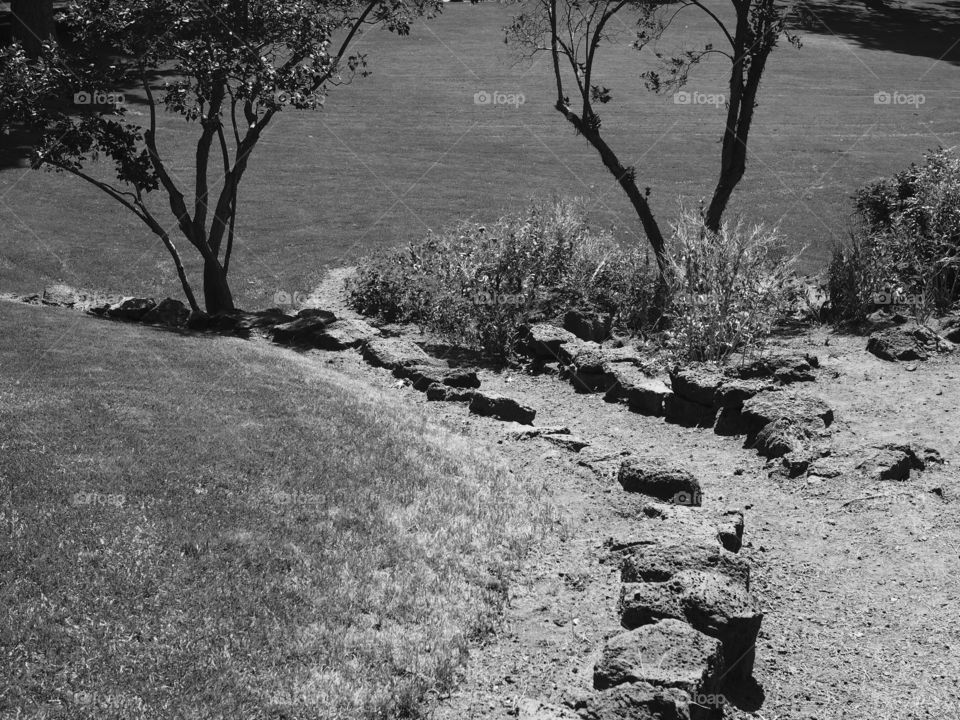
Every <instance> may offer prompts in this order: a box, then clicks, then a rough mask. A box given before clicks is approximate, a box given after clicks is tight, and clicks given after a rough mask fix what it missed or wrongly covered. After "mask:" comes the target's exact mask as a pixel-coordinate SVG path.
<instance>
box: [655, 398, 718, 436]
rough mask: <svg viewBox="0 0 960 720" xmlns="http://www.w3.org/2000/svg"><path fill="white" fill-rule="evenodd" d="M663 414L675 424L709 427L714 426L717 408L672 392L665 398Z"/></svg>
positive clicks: (668, 420)
mask: <svg viewBox="0 0 960 720" xmlns="http://www.w3.org/2000/svg"><path fill="white" fill-rule="evenodd" d="M663 415H664V417H665V418H666V419H667V422H669V423H673V424H674V425H681V426H683V427H701V428H708V427H713V424H714V421H715V420H716V417H717V410H716V408H714V407H708V406H706V405H701V404H700V403H697V402H693V401H692V400H687V399H685V398H682V397H680V396H679V395H677V394H675V393H671V394H670V395H667V396H666V397H665V398H664V399H663Z"/></svg>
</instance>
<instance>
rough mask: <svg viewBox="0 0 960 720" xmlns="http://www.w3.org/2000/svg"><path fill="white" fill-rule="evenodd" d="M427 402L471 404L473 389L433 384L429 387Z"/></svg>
mask: <svg viewBox="0 0 960 720" xmlns="http://www.w3.org/2000/svg"><path fill="white" fill-rule="evenodd" d="M426 392H427V400H439V401H442V402H470V401H471V400H473V393H474V392H475V391H474V390H473V389H472V388H455V387H449V386H447V385H444V384H442V383H432V384H430V385H429V386H428V387H427V390H426Z"/></svg>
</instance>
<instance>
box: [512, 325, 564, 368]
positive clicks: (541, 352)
mask: <svg viewBox="0 0 960 720" xmlns="http://www.w3.org/2000/svg"><path fill="white" fill-rule="evenodd" d="M517 337H518V339H519V342H518V344H517V348H518V350H519V352H521V353H522V354H524V355H527V356H529V357H531V358H534V359H536V360H542V361H544V362H553V361H554V360H557V359H559V357H560V346H561V345H563V344H564V343H570V342H579V339H578V338H577V336H576V335H574V334H573V333H572V332H570V331H569V330H564V329H563V328H558V327H556V326H555V325H549V324H547V323H534V324H532V325H523V326H521V327H520V329H519V330H518V331H517Z"/></svg>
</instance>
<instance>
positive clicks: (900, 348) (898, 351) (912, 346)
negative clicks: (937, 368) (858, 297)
mask: <svg viewBox="0 0 960 720" xmlns="http://www.w3.org/2000/svg"><path fill="white" fill-rule="evenodd" d="M953 349H954V345H953V343H952V342H950V341H949V340H947V339H946V338H943V337H940V335H938V334H937V333H935V332H934V331H933V330H931V329H930V328H928V327H925V326H923V325H906V326H900V327H895V328H890V329H887V330H881V331H880V332H876V333H874V334H872V335H871V336H870V339H869V340H868V341H867V351H868V352H871V353H873V354H874V355H876V356H877V357H878V358H880V359H881V360H889V361H891V362H893V361H897V360H927V359H928V358H929V357H930V355H933V354H936V353H949V352H953Z"/></svg>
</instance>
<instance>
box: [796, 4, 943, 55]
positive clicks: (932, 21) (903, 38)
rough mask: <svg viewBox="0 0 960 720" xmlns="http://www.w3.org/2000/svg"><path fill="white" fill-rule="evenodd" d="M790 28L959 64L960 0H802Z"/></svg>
mask: <svg viewBox="0 0 960 720" xmlns="http://www.w3.org/2000/svg"><path fill="white" fill-rule="evenodd" d="M875 4H879V5H886V9H870V7H869V6H871V5H875ZM792 29H793V30H796V31H797V32H798V33H799V34H800V35H801V36H802V35H803V34H804V33H816V34H820V35H836V36H838V37H842V38H845V39H849V40H852V41H854V42H855V43H857V44H859V45H860V46H861V47H864V48H867V49H870V50H888V51H890V52H895V53H900V54H903V55H914V56H919V57H928V58H931V59H933V60H942V61H944V62H948V63H951V64H953V65H960V0H922V1H920V2H909V1H908V0H870V1H869V2H864V0H858V1H856V2H855V1H853V0H840V1H839V2H837V1H835V0H803V1H802V2H800V3H798V4H797V12H796V13H795V16H794V23H793V27H792Z"/></svg>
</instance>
